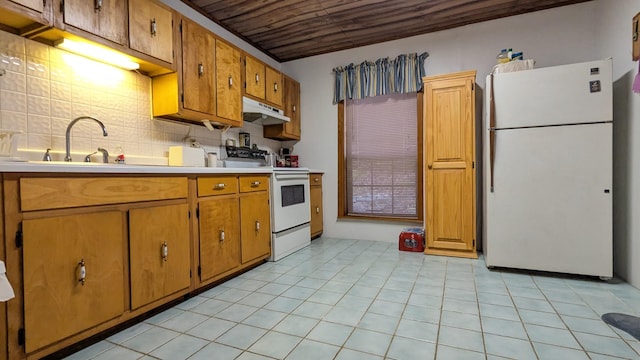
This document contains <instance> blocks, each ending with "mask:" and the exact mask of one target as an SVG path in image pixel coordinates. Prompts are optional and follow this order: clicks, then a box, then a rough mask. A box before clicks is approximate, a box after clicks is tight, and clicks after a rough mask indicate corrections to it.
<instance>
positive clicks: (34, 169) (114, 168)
mask: <svg viewBox="0 0 640 360" xmlns="http://www.w3.org/2000/svg"><path fill="white" fill-rule="evenodd" d="M0 172H4V173H10V172H13V173H16V172H20V173H86V174H184V175H187V174H271V173H272V172H273V168H271V167H266V166H265V167H253V168H224V167H188V166H157V165H119V164H101V163H82V162H61V161H52V162H46V161H33V162H26V161H23V162H19V161H16V162H12V161H6V162H0Z"/></svg>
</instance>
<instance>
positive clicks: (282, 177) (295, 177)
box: [274, 174, 309, 180]
mask: <svg viewBox="0 0 640 360" xmlns="http://www.w3.org/2000/svg"><path fill="white" fill-rule="evenodd" d="M274 176H275V178H276V180H309V175H308V174H274Z"/></svg>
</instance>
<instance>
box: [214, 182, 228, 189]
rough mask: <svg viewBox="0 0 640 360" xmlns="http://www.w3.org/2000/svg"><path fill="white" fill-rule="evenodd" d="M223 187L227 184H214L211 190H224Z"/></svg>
mask: <svg viewBox="0 0 640 360" xmlns="http://www.w3.org/2000/svg"><path fill="white" fill-rule="evenodd" d="M225 186H227V184H224V183H220V184H215V185H213V189H214V190H222V189H224V188H225Z"/></svg>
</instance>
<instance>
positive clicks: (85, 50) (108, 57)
mask: <svg viewBox="0 0 640 360" xmlns="http://www.w3.org/2000/svg"><path fill="white" fill-rule="evenodd" d="M55 45H56V47H58V48H60V49H64V50H67V51H70V52H72V53H75V54H78V55H82V56H85V57H88V58H91V59H94V60H98V61H101V62H104V63H107V64H111V65H115V66H118V67H121V68H123V69H127V70H136V69H138V68H140V65H139V64H138V63H135V62H133V61H131V60H129V58H128V57H126V56H125V55H123V54H121V53H119V52H117V51H115V50H110V49H106V48H103V47H101V46H98V45H94V44H91V43H88V42H81V41H75V40H69V39H62V40H60V41H58V42H56V44H55Z"/></svg>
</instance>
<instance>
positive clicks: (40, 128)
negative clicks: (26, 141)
mask: <svg viewBox="0 0 640 360" xmlns="http://www.w3.org/2000/svg"><path fill="white" fill-rule="evenodd" d="M27 132H29V134H39V135H49V136H50V135H51V118H50V117H49V116H42V115H34V114H29V115H28V116H27Z"/></svg>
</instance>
